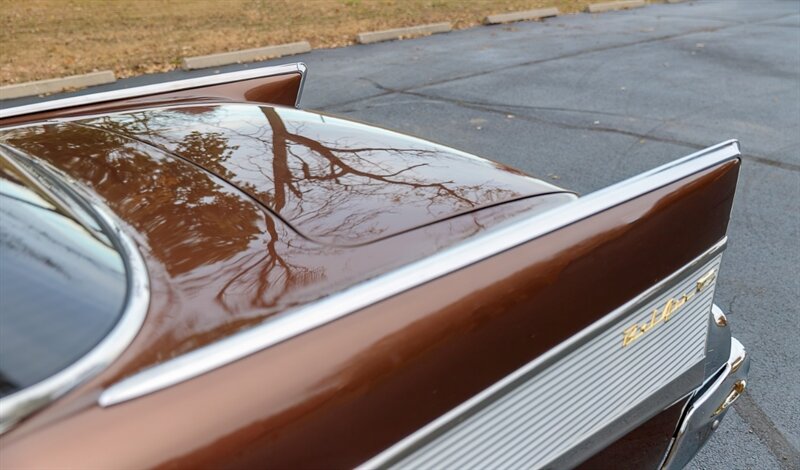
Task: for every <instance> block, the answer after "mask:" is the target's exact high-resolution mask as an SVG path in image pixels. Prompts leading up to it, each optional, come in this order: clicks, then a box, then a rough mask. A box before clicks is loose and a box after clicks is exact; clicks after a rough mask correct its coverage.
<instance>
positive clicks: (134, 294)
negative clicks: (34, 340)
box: [0, 150, 150, 434]
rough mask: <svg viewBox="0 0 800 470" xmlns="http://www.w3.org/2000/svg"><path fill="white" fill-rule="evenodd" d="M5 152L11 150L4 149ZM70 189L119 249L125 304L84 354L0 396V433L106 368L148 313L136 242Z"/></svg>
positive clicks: (145, 281) (147, 287)
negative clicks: (56, 370)
mask: <svg viewBox="0 0 800 470" xmlns="http://www.w3.org/2000/svg"><path fill="white" fill-rule="evenodd" d="M4 153H8V154H10V152H8V151H7V150H6V151H5V152H4ZM12 158H13V157H12ZM20 158H21V157H20ZM43 168H44V169H45V171H46V172H49V173H57V171H56V170H54V169H52V168H50V167H47V166H44V165H43ZM69 189H70V190H72V191H74V192H76V193H79V197H80V198H81V199H80V201H81V202H82V203H84V204H85V205H86V206H87V208H88V209H89V210H90V211H91V212H92V215H95V216H97V218H98V219H99V220H98V222H100V223H101V224H102V225H103V228H104V229H105V231H106V235H108V237H109V238H110V239H111V240H112V241H113V243H114V244H115V247H116V248H117V249H118V250H119V252H120V256H121V257H122V260H123V262H124V263H125V269H126V279H127V281H126V282H127V286H126V287H127V292H126V296H125V305H124V307H123V310H122V313H121V314H120V317H119V320H118V321H117V323H116V325H115V326H114V328H113V329H112V330H111V331H110V332H109V333H108V334H107V335H106V336H105V337H104V338H103V339H102V340H101V341H100V342H99V343H98V344H97V345H96V346H95V347H94V348H92V349H91V350H90V351H89V352H88V353H86V354H85V355H84V356H83V357H81V358H80V359H78V360H77V361H76V362H74V363H72V364H70V365H69V366H67V367H66V368H64V369H62V370H61V371H59V372H57V373H56V374H54V375H52V376H50V377H48V378H46V379H44V380H42V381H41V382H38V383H36V384H34V385H32V386H30V387H27V388H24V389H22V390H19V391H17V392H15V393H12V394H10V395H8V396H6V397H3V398H0V434H2V433H4V432H6V431H8V430H9V429H11V428H12V427H13V426H14V425H15V424H16V423H17V422H18V421H20V420H22V419H23V418H25V417H26V416H28V415H29V414H31V413H33V412H35V411H37V410H39V409H40V408H42V407H44V406H46V405H48V404H50V403H51V402H53V401H54V400H56V399H57V398H59V397H60V396H62V395H64V394H65V393H67V392H68V391H69V390H71V389H73V388H74V387H76V386H78V385H79V384H81V383H83V382H85V381H86V380H88V379H89V378H91V377H93V376H95V375H96V374H97V373H99V372H100V371H102V370H103V369H105V368H106V367H107V366H108V365H109V364H111V363H112V362H113V361H114V360H115V359H116V358H117V357H119V355H120V354H121V353H122V352H123V351H124V350H125V349H126V348H127V347H128V345H129V344H130V343H131V342H132V341H133V338H134V337H136V335H137V334H138V333H139V330H140V328H141V326H142V324H143V323H144V319H145V316H146V315H147V309H148V306H149V304H150V280H149V276H148V274H147V269H146V268H145V264H144V260H143V259H142V256H141V254H140V253H139V249H138V248H137V246H136V243H135V242H134V241H133V240H132V239H131V238H130V237H129V236H128V235H127V234H126V233H125V231H124V230H123V228H122V226H121V224H120V223H119V222H118V221H117V219H116V218H115V217H114V216H112V215H111V213H110V211H109V210H108V209H106V208H105V207H103V206H102V205H101V204H100V203H98V202H96V201H94V200H93V199H92V198H91V196H90V194H88V192H87V191H82V190H81V188H79V187H75V186H70V188H69Z"/></svg>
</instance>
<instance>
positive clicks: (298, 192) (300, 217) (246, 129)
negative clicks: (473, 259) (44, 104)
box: [80, 104, 562, 246]
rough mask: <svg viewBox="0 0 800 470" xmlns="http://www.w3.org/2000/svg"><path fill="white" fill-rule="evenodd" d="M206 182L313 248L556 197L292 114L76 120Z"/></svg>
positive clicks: (496, 170)
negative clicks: (212, 177)
mask: <svg viewBox="0 0 800 470" xmlns="http://www.w3.org/2000/svg"><path fill="white" fill-rule="evenodd" d="M80 124H83V125H87V126H92V127H96V128H99V129H103V130H107V131H110V132H113V133H116V134H119V135H122V136H125V137H130V138H132V139H136V140H141V141H145V142H148V143H151V144H154V145H157V146H159V147H160V148H161V149H163V150H164V151H166V152H169V153H170V154H174V155H177V156H179V157H180V158H183V159H185V160H187V161H189V162H192V163H194V164H195V165H198V166H200V167H201V168H203V169H205V170H207V171H209V172H211V173H214V174H216V175H218V176H220V177H221V178H223V179H225V180H226V181H228V182H230V183H231V184H233V185H235V186H236V187H237V188H239V189H241V190H243V191H244V192H245V193H247V194H248V195H249V196H251V197H252V198H253V199H255V200H256V201H258V202H259V203H261V204H262V205H263V206H265V207H267V208H268V209H269V210H270V211H271V212H272V213H273V214H275V215H276V216H278V217H279V218H280V219H281V220H282V221H284V222H285V223H287V224H288V225H289V226H291V227H292V228H294V229H295V230H296V231H297V232H299V233H300V234H302V235H303V236H305V237H307V238H310V239H312V240H314V241H318V242H320V243H325V244H330V245H339V246H353V245H363V244H366V243H371V242H374V241H377V240H380V239H383V238H386V237H389V236H392V235H396V234H398V233H401V232H405V231H408V230H411V229H414V228H417V227H420V226H423V225H427V224H430V223H433V222H436V221H438V220H442V219H445V218H449V217H453V216H455V215H459V214H464V213H468V212H473V211H475V210H478V209H482V208H485V207H488V206H492V205H497V204H502V203H504V202H508V201H513V200H517V199H522V198H526V197H530V196H538V195H542V194H548V193H554V192H560V191H562V190H561V189H560V188H558V187H556V186H553V185H551V184H547V183H545V182H543V181H540V180H536V179H533V178H530V177H528V176H525V175H523V174H521V173H520V172H518V171H516V170H513V169H511V168H508V167H506V166H503V165H500V164H497V163H494V162H490V161H488V160H484V159H480V158H477V157H474V156H472V155H468V154H465V153H463V152H459V151H457V150H454V149H451V148H448V147H444V146H441V145H436V144H434V143H431V142H429V141H426V140H421V139H417V138H413V137H410V136H407V135H403V134H398V133H396V132H392V131H388V130H384V129H379V128H376V127H373V126H367V125H364V124H359V123H356V122H353V121H349V120H345V119H340V118H337V117H333V116H326V115H320V114H316V113H310V112H306V111H300V110H297V109H289V108H280V107H269V106H255V105H250V104H225V105H203V106H178V107H170V108H156V109H144V110H140V111H133V112H126V113H119V114H112V115H107V116H102V117H98V118H93V119H88V120H82V121H80Z"/></svg>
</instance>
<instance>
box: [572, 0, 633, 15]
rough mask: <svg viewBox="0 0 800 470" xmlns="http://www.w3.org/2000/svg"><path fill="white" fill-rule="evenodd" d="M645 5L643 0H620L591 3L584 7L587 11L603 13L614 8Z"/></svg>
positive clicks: (621, 8)
mask: <svg viewBox="0 0 800 470" xmlns="http://www.w3.org/2000/svg"><path fill="white" fill-rule="evenodd" d="M645 5H647V3H646V2H645V1H644V0H621V1H619V2H607V3H592V4H589V6H587V7H586V11H587V12H589V13H603V12H606V11H614V10H627V9H628V8H639V7H643V6H645Z"/></svg>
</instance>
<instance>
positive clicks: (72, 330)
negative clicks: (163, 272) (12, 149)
mask: <svg viewBox="0 0 800 470" xmlns="http://www.w3.org/2000/svg"><path fill="white" fill-rule="evenodd" d="M14 186H16V185H14V184H5V185H3V192H4V193H5V194H8V196H6V195H5V194H3V195H0V220H2V224H0V259H1V260H2V261H0V277H1V278H2V279H0V305H1V306H2V311H3V314H2V315H0V351H1V353H0V371H1V372H2V375H3V376H5V377H6V378H7V379H8V380H10V381H11V382H13V383H15V384H16V385H18V386H27V385H32V384H33V383H36V382H37V381H39V380H42V379H43V378H46V377H48V376H50V375H52V374H53V373H55V372H57V371H58V370H61V369H63V368H64V367H66V366H67V365H69V364H71V363H72V362H74V361H75V360H77V359H78V358H79V357H81V356H82V355H84V354H85V353H86V352H88V351H89V350H90V349H91V348H92V347H93V346H94V345H96V344H97V343H98V342H99V341H100V340H101V339H102V338H103V337H104V336H105V335H106V333H108V331H109V330H110V329H111V328H112V327H113V325H114V324H115V323H116V320H117V317H118V315H119V313H120V311H121V308H122V305H123V301H124V298H125V286H126V284H125V270H124V265H123V263H122V260H121V259H120V257H119V255H118V254H117V253H116V251H114V250H113V249H112V248H110V247H109V246H107V245H106V244H104V243H103V242H101V241H99V240H97V239H96V238H94V237H93V236H92V235H91V234H90V233H89V232H87V231H86V230H85V229H84V228H83V227H82V226H80V225H79V224H77V223H75V222H74V221H72V220H71V219H68V218H66V217H65V216H63V215H61V214H59V213H57V212H55V211H53V210H52V206H49V205H37V203H36V199H37V197H35V196H33V195H32V193H30V192H27V191H24V190H21V189H20V188H19V187H17V188H16V190H11V191H9V192H6V190H7V189H11V188H13V187H14ZM26 192H27V193H28V194H27V197H26V196H23V195H24V194H25V193H26ZM19 196H23V197H19Z"/></svg>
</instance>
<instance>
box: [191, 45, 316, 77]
mask: <svg viewBox="0 0 800 470" xmlns="http://www.w3.org/2000/svg"><path fill="white" fill-rule="evenodd" d="M310 50H311V44H309V43H308V41H300V42H291V43H288V44H279V45H277V46H267V47H257V48H255V49H243V50H241V51H233V52H222V53H220V54H210V55H201V56H196V57H184V58H183V60H182V61H181V68H183V70H194V69H204V68H208V67H217V66H219V65H229V64H238V63H240V62H253V61H256V60H265V59H274V58H276V57H283V56H286V55H293V54H301V53H303V52H308V51H310Z"/></svg>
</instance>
